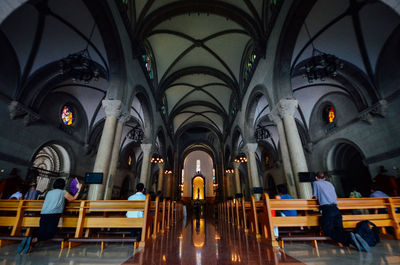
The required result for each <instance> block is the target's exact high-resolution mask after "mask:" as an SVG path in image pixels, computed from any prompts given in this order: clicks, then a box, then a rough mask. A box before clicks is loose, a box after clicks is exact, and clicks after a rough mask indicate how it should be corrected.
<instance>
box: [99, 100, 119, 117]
mask: <svg viewBox="0 0 400 265" xmlns="http://www.w3.org/2000/svg"><path fill="white" fill-rule="evenodd" d="M102 105H103V108H104V111H105V113H106V115H107V116H114V117H116V118H119V117H120V115H121V107H122V102H121V100H110V99H105V100H103V101H102Z"/></svg>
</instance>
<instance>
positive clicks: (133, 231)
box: [131, 228, 142, 241]
mask: <svg viewBox="0 0 400 265" xmlns="http://www.w3.org/2000/svg"><path fill="white" fill-rule="evenodd" d="M131 237H136V238H138V239H139V241H140V240H141V238H142V228H132V229H131Z"/></svg>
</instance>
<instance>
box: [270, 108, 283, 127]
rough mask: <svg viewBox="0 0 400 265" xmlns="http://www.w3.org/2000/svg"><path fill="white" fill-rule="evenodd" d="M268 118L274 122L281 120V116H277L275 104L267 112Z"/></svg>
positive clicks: (277, 122)
mask: <svg viewBox="0 0 400 265" xmlns="http://www.w3.org/2000/svg"><path fill="white" fill-rule="evenodd" d="M268 118H269V119H270V120H271V121H272V122H274V123H275V124H279V123H281V122H282V119H281V116H279V111H278V108H277V106H276V107H275V108H273V109H272V111H271V112H270V113H268Z"/></svg>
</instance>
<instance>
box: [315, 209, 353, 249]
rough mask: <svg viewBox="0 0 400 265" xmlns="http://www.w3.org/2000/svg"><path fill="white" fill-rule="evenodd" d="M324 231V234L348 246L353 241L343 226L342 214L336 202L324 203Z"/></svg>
mask: <svg viewBox="0 0 400 265" xmlns="http://www.w3.org/2000/svg"><path fill="white" fill-rule="evenodd" d="M321 209H322V217H321V223H322V231H323V233H324V235H326V236H329V237H330V238H332V239H333V240H335V241H337V242H340V243H342V244H343V245H345V246H348V245H349V243H350V242H351V239H350V235H349V233H348V232H346V231H345V230H344V228H343V221H342V214H341V213H340V211H339V209H338V208H337V206H336V204H327V205H322V206H321Z"/></svg>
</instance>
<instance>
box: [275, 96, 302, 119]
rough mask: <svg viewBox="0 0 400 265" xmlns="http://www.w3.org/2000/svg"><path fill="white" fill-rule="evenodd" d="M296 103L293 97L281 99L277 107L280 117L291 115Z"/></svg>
mask: <svg viewBox="0 0 400 265" xmlns="http://www.w3.org/2000/svg"><path fill="white" fill-rule="evenodd" d="M298 105H299V103H298V101H297V100H295V99H281V100H279V102H278V105H277V108H278V111H279V114H280V116H281V117H285V116H293V115H294V113H295V111H296V109H297V106H298Z"/></svg>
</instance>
